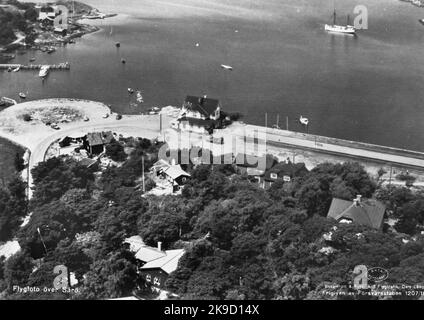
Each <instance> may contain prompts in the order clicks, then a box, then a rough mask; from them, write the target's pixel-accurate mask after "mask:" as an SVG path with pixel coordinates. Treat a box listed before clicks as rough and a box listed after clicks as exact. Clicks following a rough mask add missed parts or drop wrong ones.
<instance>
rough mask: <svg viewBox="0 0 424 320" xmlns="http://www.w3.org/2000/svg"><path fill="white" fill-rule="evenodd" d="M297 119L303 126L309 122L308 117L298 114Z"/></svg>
mask: <svg viewBox="0 0 424 320" xmlns="http://www.w3.org/2000/svg"><path fill="white" fill-rule="evenodd" d="M299 121H300V123H301V124H303V125H305V126H307V125H308V124H309V119H308V118H305V117H302V116H300V118H299Z"/></svg>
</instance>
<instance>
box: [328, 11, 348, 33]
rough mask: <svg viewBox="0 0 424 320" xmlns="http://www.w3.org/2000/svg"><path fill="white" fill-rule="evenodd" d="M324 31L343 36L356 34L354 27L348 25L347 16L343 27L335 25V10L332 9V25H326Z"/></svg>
mask: <svg viewBox="0 0 424 320" xmlns="http://www.w3.org/2000/svg"><path fill="white" fill-rule="evenodd" d="M324 29H325V31H329V32H335V33H344V34H356V29H355V27H354V26H351V25H350V24H349V16H347V24H346V25H345V26H342V25H337V24H336V10H335V9H334V13H333V24H326V25H325V27H324Z"/></svg>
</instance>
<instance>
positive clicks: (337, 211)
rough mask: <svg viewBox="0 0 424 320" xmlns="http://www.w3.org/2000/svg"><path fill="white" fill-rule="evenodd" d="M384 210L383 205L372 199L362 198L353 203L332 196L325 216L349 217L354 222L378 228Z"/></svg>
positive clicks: (338, 218) (335, 217) (337, 218)
mask: <svg viewBox="0 0 424 320" xmlns="http://www.w3.org/2000/svg"><path fill="white" fill-rule="evenodd" d="M385 211H386V207H385V205H384V204H382V203H381V202H379V201H377V200H374V199H362V200H360V201H359V202H358V204H355V203H354V202H352V201H346V200H342V199H337V198H333V201H332V202H331V206H330V210H328V215H327V217H329V218H334V219H336V220H341V219H350V220H352V221H353V222H355V223H358V224H361V225H367V226H369V227H372V228H376V229H380V227H381V224H382V222H383V218H384V213H385Z"/></svg>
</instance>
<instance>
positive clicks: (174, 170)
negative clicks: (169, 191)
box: [163, 164, 190, 180]
mask: <svg viewBox="0 0 424 320" xmlns="http://www.w3.org/2000/svg"><path fill="white" fill-rule="evenodd" d="M163 172H164V173H165V174H166V175H167V176H169V177H170V178H171V179H173V180H175V179H178V178H179V177H181V176H183V177H190V174H189V173H187V172H185V171H184V170H183V169H182V168H181V166H180V165H179V164H177V165H174V166H169V167H168V168H164V169H163Z"/></svg>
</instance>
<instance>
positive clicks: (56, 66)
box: [0, 62, 71, 70]
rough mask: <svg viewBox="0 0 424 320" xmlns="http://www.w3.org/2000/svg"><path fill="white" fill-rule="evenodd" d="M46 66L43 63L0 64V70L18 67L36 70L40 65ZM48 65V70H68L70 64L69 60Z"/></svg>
mask: <svg viewBox="0 0 424 320" xmlns="http://www.w3.org/2000/svg"><path fill="white" fill-rule="evenodd" d="M43 66H46V65H45V64H29V65H24V64H9V63H7V64H0V70H2V69H3V70H4V69H6V70H8V69H9V68H10V69H12V70H14V69H16V68H20V70H38V69H41V67H43ZM48 66H49V67H50V70H69V69H70V68H71V65H70V64H69V62H64V63H59V64H52V65H48Z"/></svg>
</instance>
